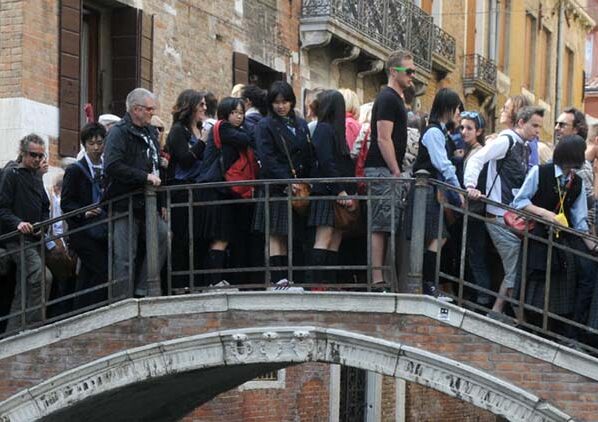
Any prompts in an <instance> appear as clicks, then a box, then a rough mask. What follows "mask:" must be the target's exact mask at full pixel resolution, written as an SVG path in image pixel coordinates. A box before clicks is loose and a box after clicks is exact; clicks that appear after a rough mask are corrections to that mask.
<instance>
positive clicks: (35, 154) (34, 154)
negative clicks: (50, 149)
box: [27, 151, 46, 160]
mask: <svg viewBox="0 0 598 422" xmlns="http://www.w3.org/2000/svg"><path fill="white" fill-rule="evenodd" d="M27 154H29V156H30V157H31V158H39V159H40V160H43V159H44V157H45V156H46V154H44V153H43V152H31V151H27Z"/></svg>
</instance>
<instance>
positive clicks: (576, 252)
mask: <svg viewBox="0 0 598 422" xmlns="http://www.w3.org/2000/svg"><path fill="white" fill-rule="evenodd" d="M424 178H425V177H424ZM416 186H423V189H431V188H434V189H437V190H439V191H441V192H448V191H451V192H455V193H460V194H462V195H463V196H464V198H465V204H464V206H463V207H455V206H454V205H451V204H450V203H448V202H446V203H441V204H440V211H439V216H438V219H439V228H438V235H437V239H438V240H440V239H441V238H442V237H443V231H444V230H445V228H446V226H447V223H446V218H445V216H446V213H447V212H452V213H454V214H457V215H458V216H459V218H460V219H461V222H462V224H461V226H459V227H458V229H459V235H460V237H461V243H460V250H459V251H458V255H457V259H458V268H457V270H456V272H455V271H453V272H452V273H451V272H448V271H446V270H444V269H443V268H442V265H441V261H442V254H444V253H447V252H452V251H449V250H447V249H446V248H443V249H442V250H441V253H439V254H438V255H437V262H436V276H435V283H436V286H437V287H440V285H441V284H444V286H448V287H449V288H448V289H446V290H445V291H444V294H446V295H447V296H449V297H451V298H452V299H454V300H455V302H456V304H457V305H459V306H462V307H466V308H469V309H472V310H475V311H477V312H481V313H484V314H486V313H488V312H491V311H490V308H491V307H492V303H490V304H489V305H481V304H480V303H479V302H477V301H476V300H475V298H476V296H477V295H486V296H489V297H491V298H492V299H493V300H494V299H502V300H504V301H505V302H506V303H507V307H506V308H507V309H506V312H505V313H501V314H499V315H493V317H498V319H499V320H500V321H502V322H504V323H507V324H510V325H513V326H515V327H517V328H520V329H523V330H526V331H530V332H533V333H535V334H538V335H540V336H543V337H546V338H549V339H552V340H556V341H559V342H561V343H563V344H565V345H567V346H570V347H575V348H578V349H580V350H584V351H586V352H591V353H593V354H597V353H598V349H597V348H596V347H597V345H598V342H597V340H598V336H597V335H598V288H594V287H593V285H596V281H598V280H596V275H595V274H596V271H595V270H596V269H598V266H597V265H598V257H597V256H595V255H592V254H591V253H590V251H589V250H588V249H587V247H585V246H582V247H575V246H573V245H574V244H579V243H580V242H582V243H583V242H586V241H587V242H588V243H589V244H595V242H598V238H597V237H595V236H592V235H590V234H586V233H582V232H579V231H577V230H573V229H570V228H565V227H562V226H559V225H556V224H554V223H553V222H550V221H547V220H544V219H542V218H540V217H538V216H537V215H535V214H531V213H529V212H526V211H522V210H516V209H513V208H511V207H509V206H506V205H503V204H500V203H497V202H494V201H491V200H489V199H486V198H481V199H480V200H479V202H481V203H483V204H484V205H491V206H494V207H497V208H501V209H503V210H506V211H511V212H514V213H516V214H518V215H520V216H522V217H523V218H524V219H525V221H526V222H532V221H533V222H534V223H535V224H542V225H544V226H546V228H547V232H548V236H547V238H544V237H540V236H538V235H536V234H534V233H533V232H532V230H531V229H529V226H528V225H526V229H525V230H523V231H517V230H515V229H513V228H512V227H509V226H507V225H505V224H503V223H500V222H497V221H496V219H495V218H494V216H492V217H490V218H489V217H488V214H487V213H486V212H485V211H484V212H483V213H480V212H479V211H477V210H476V211H473V210H471V209H470V207H471V205H472V203H473V202H474V201H470V200H468V199H467V195H466V192H465V191H463V190H461V189H456V188H454V187H452V186H450V185H448V184H445V183H442V182H439V181H436V180H432V179H431V180H429V181H428V183H424V182H421V181H420V182H418V183H416ZM582 194H583V192H582ZM416 200H417V199H416ZM415 206H418V207H419V206H421V204H420V205H418V204H417V203H416V205H415ZM471 222H482V223H483V224H485V225H486V226H487V225H498V226H501V227H503V228H504V229H505V230H508V231H510V232H512V233H514V234H516V235H517V236H519V237H520V238H521V242H520V254H519V261H518V264H517V265H518V274H517V283H516V284H515V287H514V288H513V292H512V295H502V294H500V293H497V291H496V290H497V289H492V288H485V287H483V286H480V285H478V284H477V283H476V280H475V277H474V276H473V274H472V273H470V274H469V275H468V272H469V271H468V261H469V260H470V256H469V255H470V254H471V253H476V252H477V251H471V250H468V244H467V243H468V241H469V240H470V237H469V233H468V231H469V230H470V229H471V224H470V223H471ZM576 240H579V242H577V243H576ZM531 242H538V243H539V244H541V245H546V247H547V253H546V258H545V260H546V268H547V269H549V270H547V271H545V272H544V274H543V280H538V279H537V277H536V279H535V280H533V282H534V283H536V285H538V286H539V287H540V289H541V290H543V292H542V295H541V297H540V298H538V297H537V296H536V297H535V298H529V297H526V295H527V294H528V292H530V290H531V289H530V283H532V281H530V279H529V276H530V274H529V270H528V258H529V254H530V243H531ZM411 251H413V245H412V248H411ZM556 251H558V252H559V254H560V255H561V258H562V257H563V256H566V258H567V265H568V266H567V269H566V274H560V278H559V279H557V280H553V279H552V271H551V270H550V269H551V268H552V265H553V262H554V261H555V260H556V259H557V258H555V256H556V254H557V252H556ZM579 260H585V264H586V265H588V264H589V266H590V268H593V271H592V270H588V269H587V268H588V267H586V269H584V268H583V267H582V266H581V265H580V261H579ZM487 271H488V272H489V273H490V272H491V269H490V268H488V269H487ZM584 271H585V272H584ZM497 274H501V272H500V270H499V272H498V273H495V274H494V275H495V278H496V275H497ZM584 276H585V277H590V278H591V285H592V286H591V288H590V289H589V291H586V292H585V293H584V292H583V290H582V289H581V288H582V287H583V285H581V286H580V285H576V283H579V282H580V278H582V277H584ZM563 277H565V278H563ZM572 277H573V278H574V279H573V280H572ZM497 281H498V282H500V280H496V279H495V280H494V282H495V284H498V283H496V282H497ZM542 281H543V283H542ZM443 282H445V283H443ZM538 283H539V284H538ZM564 283H567V284H566V286H573V288H574V289H576V292H571V291H569V292H568V293H569V298H568V299H566V298H563V297H560V296H555V295H554V294H553V293H554V292H553V291H552V290H555V291H556V292H557V293H559V292H561V291H563V289H564V287H565V284H564ZM455 289H456V291H455ZM586 290H588V289H586ZM572 293H575V294H576V296H575V295H574V296H572ZM580 295H581V297H580ZM586 295H589V297H588V296H586ZM573 297H574V298H573ZM563 300H568V301H569V302H568V303H566V304H565V305H558V304H557V303H560V302H561V301H563ZM571 300H574V302H570V301H571ZM583 301H585V302H586V303H585V304H584V305H580V303H579V302H583ZM533 302H536V303H533ZM537 302H540V304H538V303H537ZM509 307H510V309H509ZM555 307H558V308H559V309H561V311H558V310H555V309H554V308H555ZM580 307H587V309H580ZM566 308H569V309H570V311H569V312H564V311H562V309H566ZM579 311H583V312H579ZM578 313H579V315H577V314H578Z"/></svg>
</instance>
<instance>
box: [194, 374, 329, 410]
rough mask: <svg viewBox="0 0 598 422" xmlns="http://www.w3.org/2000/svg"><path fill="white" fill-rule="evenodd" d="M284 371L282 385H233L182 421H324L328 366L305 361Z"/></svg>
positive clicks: (327, 397) (326, 406)
mask: <svg viewBox="0 0 598 422" xmlns="http://www.w3.org/2000/svg"><path fill="white" fill-rule="evenodd" d="M285 372H286V375H285V386H286V388H285V389H255V390H243V391H239V389H234V390H231V391H228V392H226V393H223V394H220V395H219V396H218V397H216V398H215V399H214V400H212V401H210V402H209V403H206V404H204V405H203V406H201V407H199V408H198V409H196V410H195V411H194V412H192V413H191V414H190V415H188V416H187V417H186V418H184V419H183V421H184V422H222V421H223V420H224V421H227V422H229V421H230V422H233V421H244V422H265V421H327V420H328V409H329V408H328V401H329V395H328V386H329V384H330V369H329V366H328V365H327V364H321V363H309V364H303V365H298V366H293V367H289V368H287V369H286V370H285Z"/></svg>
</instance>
